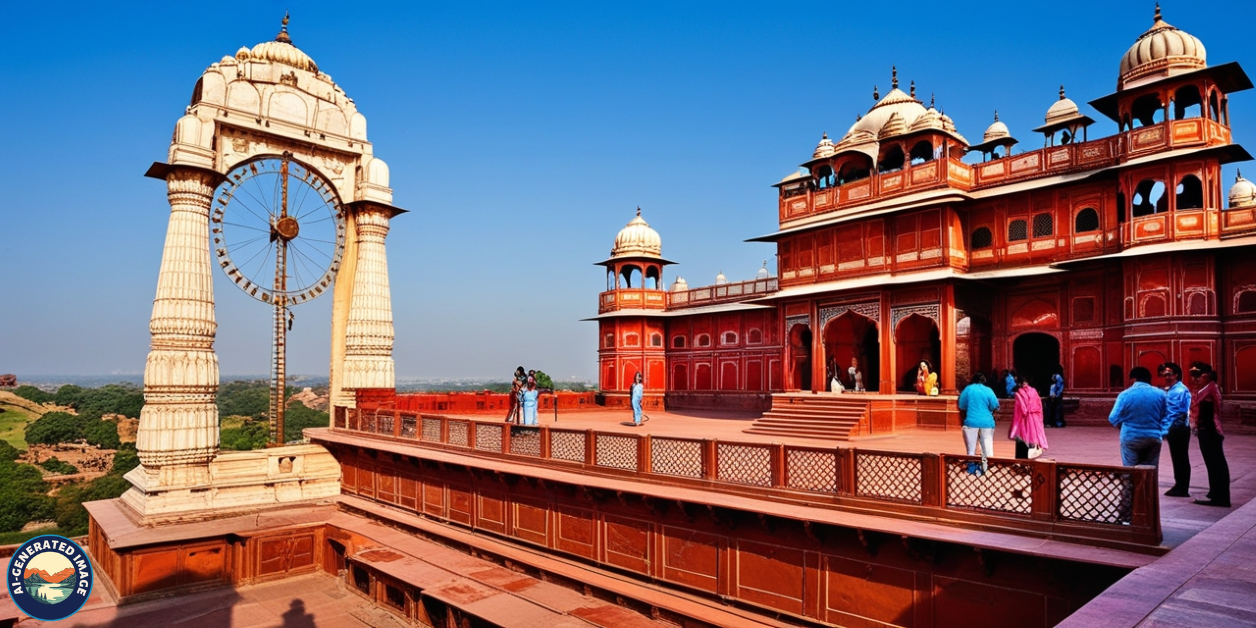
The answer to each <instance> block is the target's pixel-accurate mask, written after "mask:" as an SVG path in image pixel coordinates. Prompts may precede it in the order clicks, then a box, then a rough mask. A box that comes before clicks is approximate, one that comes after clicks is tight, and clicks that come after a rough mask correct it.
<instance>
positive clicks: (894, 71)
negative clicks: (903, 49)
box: [890, 65, 898, 89]
mask: <svg viewBox="0 0 1256 628" xmlns="http://www.w3.org/2000/svg"><path fill="white" fill-rule="evenodd" d="M890 75H891V79H890V89H898V66H896V65H892V66H890Z"/></svg>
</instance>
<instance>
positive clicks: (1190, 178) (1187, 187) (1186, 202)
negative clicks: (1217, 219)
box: [1173, 174, 1204, 209]
mask: <svg viewBox="0 0 1256 628" xmlns="http://www.w3.org/2000/svg"><path fill="white" fill-rule="evenodd" d="M1176 191H1177V197H1176V198H1175V199H1174V203H1173V204H1174V206H1175V208H1176V209H1203V208H1204V185H1203V184H1202V183H1200V182H1199V177H1196V176H1195V175H1193V174H1188V175H1186V176H1184V177H1182V180H1181V181H1179V182H1178V184H1177V190H1176Z"/></svg>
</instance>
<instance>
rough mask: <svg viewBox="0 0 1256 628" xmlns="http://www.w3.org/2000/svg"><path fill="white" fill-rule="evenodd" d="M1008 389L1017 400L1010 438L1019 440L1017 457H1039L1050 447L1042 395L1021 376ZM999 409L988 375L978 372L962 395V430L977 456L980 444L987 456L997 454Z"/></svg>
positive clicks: (1017, 442)
mask: <svg viewBox="0 0 1256 628" xmlns="http://www.w3.org/2000/svg"><path fill="white" fill-rule="evenodd" d="M1006 390H1007V392H1008V396H1009V397H1010V398H1012V399H1014V400H1015V402H1014V404H1015V405H1014V406H1013V411H1012V426H1011V429H1009V430H1008V437H1009V438H1011V439H1013V440H1015V441H1016V457H1017V458H1020V459H1029V458H1037V457H1038V456H1039V455H1041V454H1042V451H1043V450H1044V449H1046V448H1047V447H1048V446H1049V445H1048V443H1047V432H1046V430H1045V429H1044V426H1045V424H1044V422H1043V412H1042V397H1040V396H1039V395H1038V391H1037V390H1036V389H1035V388H1034V387H1033V386H1031V385H1030V384H1029V382H1027V381H1025V379H1024V378H1022V377H1019V376H1017V377H1016V378H1015V380H1014V381H1013V382H1012V385H1011V386H1010V387H1008V388H1007V389H1006ZM1061 392H1062V391H1061ZM998 409H999V398H998V396H996V395H995V394H994V389H992V388H991V387H990V385H989V384H988V383H987V380H986V374H985V373H982V372H980V371H978V372H977V374H976V375H974V376H973V378H972V382H971V385H969V386H965V387H964V390H963V391H962V392H960V395H959V411H960V415H961V416H962V417H963V428H962V429H961V432H962V434H963V436H964V447H965V449H966V451H967V453H968V455H969V456H973V455H976V453H977V448H978V447H980V448H981V455H982V457H983V458H988V457H991V456H993V455H994V413H995V412H997V411H998Z"/></svg>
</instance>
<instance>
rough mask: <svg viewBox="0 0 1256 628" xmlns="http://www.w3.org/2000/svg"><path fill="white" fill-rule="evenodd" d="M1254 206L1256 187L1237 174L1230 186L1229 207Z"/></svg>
mask: <svg viewBox="0 0 1256 628" xmlns="http://www.w3.org/2000/svg"><path fill="white" fill-rule="evenodd" d="M1252 204H1256V185H1253V184H1252V182H1251V181H1248V180H1247V179H1244V178H1243V175H1242V174H1239V175H1238V176H1236V177H1235V178H1234V185H1232V186H1230V207H1246V206H1248V205H1252Z"/></svg>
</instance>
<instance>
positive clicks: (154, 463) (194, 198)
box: [136, 168, 218, 484]
mask: <svg viewBox="0 0 1256 628" xmlns="http://www.w3.org/2000/svg"><path fill="white" fill-rule="evenodd" d="M216 181H217V178H216V176H215V175H214V174H213V173H210V172H206V171H203V170H198V169H191V168H175V169H173V170H172V171H171V172H170V174H169V175H168V176H167V178H166V187H167V195H168V197H169V200H170V223H169V226H168V227H167V230H166V245H165V249H164V250H163V252H162V256H161V273H160V274H159V275H158V277H157V297H156V299H154V301H153V316H152V319H151V321H150V322H149V331H150V332H151V333H152V346H151V349H150V351H149V353H148V361H147V363H146V364H145V365H144V408H143V410H141V411H140V424H139V432H138V434H137V435H136V449H137V450H138V453H139V459H140V463H141V464H142V465H143V466H144V469H145V471H146V472H147V473H148V474H150V475H152V476H154V477H157V476H160V477H161V478H162V479H161V480H160V482H161V483H162V484H169V483H172V482H174V483H178V482H179V481H180V479H179V478H180V477H182V476H187V477H186V478H183V479H184V480H187V481H190V482H196V481H197V480H198V479H199V478H198V477H197V476H200V475H206V474H207V473H208V466H209V462H210V461H211V460H213V458H214V456H215V455H216V454H217V453H218V404H217V403H216V398H217V394H218V356H217V355H216V354H215V353H214V334H215V332H216V330H217V323H216V322H215V321H214V286H213V266H212V264H211V261H210V250H209V207H210V202H211V201H212V200H213V193H214V186H215V183H216ZM198 468H199V469H203V470H204V472H205V473H197V471H196V470H197V469H198ZM177 470H182V471H181V472H176V471H177ZM159 472H160V473H159Z"/></svg>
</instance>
